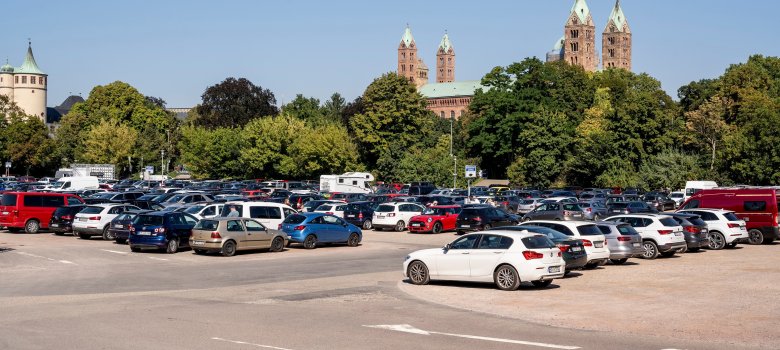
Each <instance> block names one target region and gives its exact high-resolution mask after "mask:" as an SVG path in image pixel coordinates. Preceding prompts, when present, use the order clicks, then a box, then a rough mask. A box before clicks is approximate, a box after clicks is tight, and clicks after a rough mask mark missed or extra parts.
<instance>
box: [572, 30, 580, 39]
mask: <svg viewBox="0 0 780 350" xmlns="http://www.w3.org/2000/svg"><path fill="white" fill-rule="evenodd" d="M571 37H572V38H574V39H576V38H579V37H580V31H579V30H576V29H572V30H571Z"/></svg>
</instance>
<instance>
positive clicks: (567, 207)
mask: <svg viewBox="0 0 780 350" xmlns="http://www.w3.org/2000/svg"><path fill="white" fill-rule="evenodd" d="M563 210H566V211H582V208H580V206H579V205H577V204H564V205H563Z"/></svg>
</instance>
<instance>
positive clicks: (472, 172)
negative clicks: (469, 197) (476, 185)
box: [466, 165, 477, 178]
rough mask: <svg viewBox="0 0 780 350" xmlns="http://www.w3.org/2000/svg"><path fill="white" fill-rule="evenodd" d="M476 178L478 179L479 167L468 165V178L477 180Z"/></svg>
mask: <svg viewBox="0 0 780 350" xmlns="http://www.w3.org/2000/svg"><path fill="white" fill-rule="evenodd" d="M475 177H477V166H476V165H466V178H475Z"/></svg>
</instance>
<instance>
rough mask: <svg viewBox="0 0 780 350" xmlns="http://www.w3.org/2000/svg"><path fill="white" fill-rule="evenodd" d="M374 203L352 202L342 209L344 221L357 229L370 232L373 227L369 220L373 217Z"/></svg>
mask: <svg viewBox="0 0 780 350" xmlns="http://www.w3.org/2000/svg"><path fill="white" fill-rule="evenodd" d="M375 206H376V203H373V202H352V203H349V204H348V205H347V208H346V209H344V220H346V221H347V222H348V223H350V224H353V225H355V226H357V227H362V228H363V229H364V230H370V229H371V228H372V227H374V225H373V223H372V222H371V218H373V217H374V208H375Z"/></svg>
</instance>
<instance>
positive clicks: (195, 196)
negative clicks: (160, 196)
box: [160, 193, 214, 207]
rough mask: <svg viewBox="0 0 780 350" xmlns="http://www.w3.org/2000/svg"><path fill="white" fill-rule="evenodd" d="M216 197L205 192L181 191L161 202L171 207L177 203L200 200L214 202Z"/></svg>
mask: <svg viewBox="0 0 780 350" xmlns="http://www.w3.org/2000/svg"><path fill="white" fill-rule="evenodd" d="M213 201H214V197H212V196H211V195H209V194H205V193H179V194H176V195H174V196H173V197H171V198H168V200H166V201H165V202H162V203H160V205H162V206H164V207H169V206H172V205H177V204H188V203H198V202H213Z"/></svg>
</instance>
